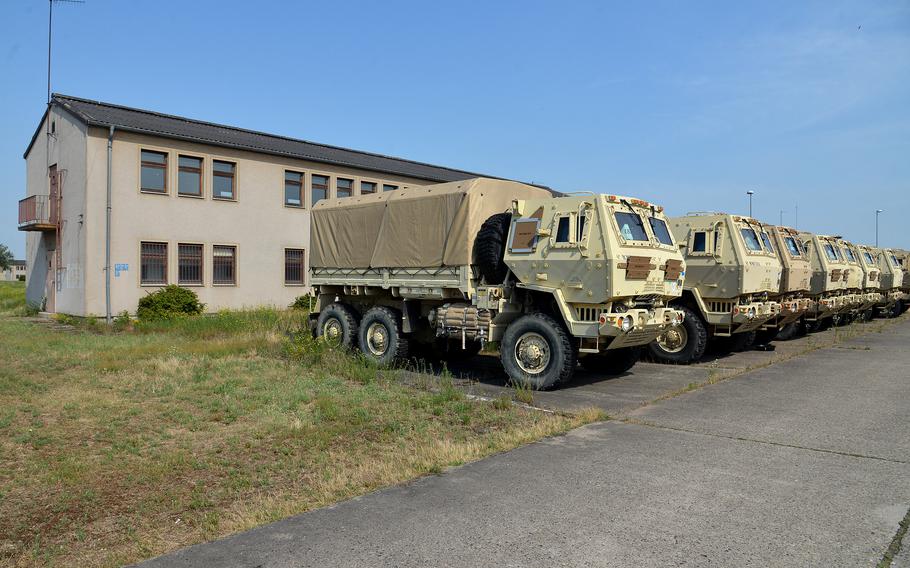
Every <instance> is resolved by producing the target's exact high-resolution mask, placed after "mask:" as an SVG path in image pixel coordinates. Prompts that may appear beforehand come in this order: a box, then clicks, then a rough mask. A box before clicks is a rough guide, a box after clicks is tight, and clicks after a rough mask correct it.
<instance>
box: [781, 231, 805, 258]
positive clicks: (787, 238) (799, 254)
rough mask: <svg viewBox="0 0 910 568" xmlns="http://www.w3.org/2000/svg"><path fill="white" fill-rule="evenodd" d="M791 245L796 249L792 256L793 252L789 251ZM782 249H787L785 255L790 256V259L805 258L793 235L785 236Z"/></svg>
mask: <svg viewBox="0 0 910 568" xmlns="http://www.w3.org/2000/svg"><path fill="white" fill-rule="evenodd" d="M791 243H792V244H793V248H795V249H796V254H793V250H792V249H790V244H791ZM784 248H785V249H787V253H788V254H789V255H790V258H805V256H804V255H803V251H802V247H800V246H799V240H798V239H797V238H796V237H794V236H793V235H786V236H785V237H784Z"/></svg>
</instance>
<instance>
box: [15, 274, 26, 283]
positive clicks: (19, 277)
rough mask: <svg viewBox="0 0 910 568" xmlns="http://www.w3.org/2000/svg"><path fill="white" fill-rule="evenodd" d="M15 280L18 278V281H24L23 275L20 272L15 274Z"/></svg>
mask: <svg viewBox="0 0 910 568" xmlns="http://www.w3.org/2000/svg"><path fill="white" fill-rule="evenodd" d="M16 280H18V281H19V282H25V275H24V274H20V275H19V276H16Z"/></svg>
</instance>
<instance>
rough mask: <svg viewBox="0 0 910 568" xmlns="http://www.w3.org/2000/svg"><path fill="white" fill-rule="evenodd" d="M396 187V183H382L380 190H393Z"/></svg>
mask: <svg viewBox="0 0 910 568" xmlns="http://www.w3.org/2000/svg"><path fill="white" fill-rule="evenodd" d="M396 189H398V186H397V185H390V184H387V183H384V184H382V191H395V190H396Z"/></svg>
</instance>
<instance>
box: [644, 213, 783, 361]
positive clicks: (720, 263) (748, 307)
mask: <svg viewBox="0 0 910 568" xmlns="http://www.w3.org/2000/svg"><path fill="white" fill-rule="evenodd" d="M670 228H671V232H672V233H673V236H674V238H675V239H676V240H677V241H678V242H679V244H680V249H681V251H682V252H683V255H684V257H685V260H686V280H685V285H684V289H683V295H682V296H681V297H680V299H679V300H676V301H675V302H673V304H672V305H675V306H677V307H679V308H680V309H681V310H683V311H684V312H686V319H685V320H684V325H683V326H681V327H680V328H675V329H673V330H668V333H666V334H663V335H661V337H659V338H658V341H657V342H655V343H654V344H652V345H651V351H652V354H653V355H654V357H655V358H657V359H658V360H660V361H665V362H674V363H691V362H693V361H696V360H697V359H699V358H700V357H701V356H702V355H703V354H704V351H705V347H706V345H707V342H708V341H724V342H726V345H728V346H729V347H730V348H731V349H734V350H739V349H743V348H745V347H747V346H748V345H750V344H751V343H752V341H753V340H754V334H753V333H752V332H754V331H755V330H757V329H759V328H761V327H762V326H763V325H765V324H766V323H767V322H768V321H769V320H772V319H773V318H776V317H777V316H778V315H779V314H780V311H781V306H780V304H779V303H778V302H777V301H775V300H773V299H772V296H776V295H778V294H779V292H780V280H781V262H780V260H779V259H778V255H777V253H776V252H775V250H774V246H773V243H772V242H771V238H770V235H769V233H768V231H767V228H766V226H765V225H763V224H762V223H760V222H759V221H758V220H756V219H753V218H751V217H744V216H740V215H731V214H725V213H690V214H689V215H686V216H683V217H674V218H671V219H670Z"/></svg>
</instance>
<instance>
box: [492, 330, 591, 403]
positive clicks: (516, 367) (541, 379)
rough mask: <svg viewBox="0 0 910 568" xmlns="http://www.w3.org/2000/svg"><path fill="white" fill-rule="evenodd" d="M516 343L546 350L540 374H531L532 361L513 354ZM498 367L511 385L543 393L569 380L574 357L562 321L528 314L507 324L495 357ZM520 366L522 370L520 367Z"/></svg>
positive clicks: (576, 357)
mask: <svg viewBox="0 0 910 568" xmlns="http://www.w3.org/2000/svg"><path fill="white" fill-rule="evenodd" d="M520 341H531V342H532V345H534V343H533V342H537V344H538V345H542V346H543V347H545V348H546V349H547V353H548V358H547V361H546V362H545V363H543V364H542V365H543V366H542V368H541V369H540V371H535V372H531V371H530V370H528V367H531V366H533V361H527V360H524V359H523V360H521V361H519V356H518V354H517V353H516V351H517V349H518V347H519V342H520ZM499 357H500V360H501V361H502V366H503V368H504V369H505V371H506V374H507V375H508V377H509V380H510V381H511V382H512V383H513V384H520V385H526V386H528V387H530V388H532V389H534V390H546V389H551V388H553V387H555V386H556V385H558V384H561V383H564V382H566V381H568V380H569V379H571V378H572V374H573V373H574V372H575V364H576V362H577V360H578V354H577V353H576V351H575V348H574V347H573V346H572V338H571V337H570V336H569V332H568V331H567V330H566V328H565V326H563V324H562V322H559V321H556V320H555V319H554V318H552V317H550V316H548V315H546V314H539V313H537V314H528V315H524V316H521V317H520V318H518V319H517V320H515V321H513V322H512V323H511V324H509V327H507V328H506V332H505V334H504V335H503V338H502V349H501V350H500V354H499ZM523 365H524V367H525V368H522V366H523Z"/></svg>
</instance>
